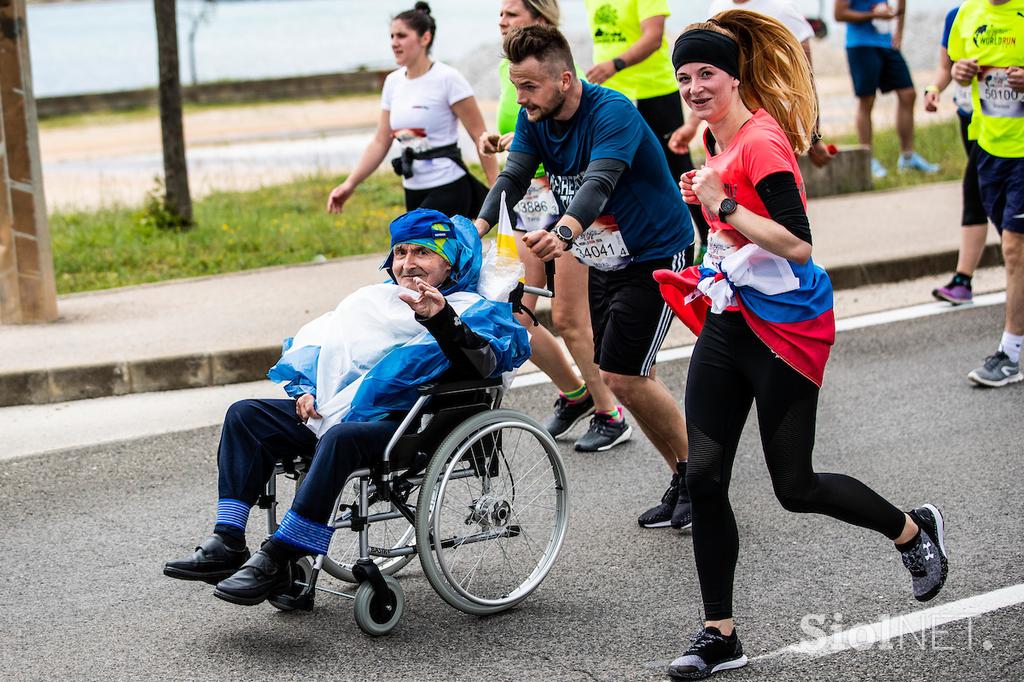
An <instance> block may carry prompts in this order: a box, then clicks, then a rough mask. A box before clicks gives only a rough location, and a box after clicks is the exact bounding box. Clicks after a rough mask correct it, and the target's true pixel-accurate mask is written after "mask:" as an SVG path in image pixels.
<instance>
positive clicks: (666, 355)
mask: <svg viewBox="0 0 1024 682" xmlns="http://www.w3.org/2000/svg"><path fill="white" fill-rule="evenodd" d="M1005 302H1006V292H1005V291H997V292H995V293H992V294H983V295H981V296H976V297H975V298H974V303H971V304H968V305H959V306H952V305H950V304H948V303H945V302H943V301H935V302H934V303H923V304H921V305H914V306H909V307H906V308H896V309H895V310H885V311H882V312H880V313H870V314H868V315H857V316H856V317H847V318H844V319H842V320H837V321H836V331H837V332H846V331H851V330H854V329H863V328H865V327H874V326H876V325H880V324H892V323H893V322H903V321H906V320H916V319H918V318H921V317H931V316H932V315H943V314H946V313H954V312H962V311H964V310H970V309H972V308H982V307H985V306H990V305H1001V304H1003V303H1005ZM691 355H693V345H692V344H691V345H689V346H677V347H675V348H666V349H665V350H663V351H661V352H660V353H658V362H660V363H662V364H664V363H666V362H673V361H675V360H685V359H687V358H689V357H690V356H691ZM573 369H574V370H575V369H576V365H573ZM549 381H550V379H548V377H547V375H546V374H544V373H543V372H535V373H533V374H526V375H524V376H519V377H516V378H515V380H514V381H513V382H512V388H525V387H527V386H539V385H540V384H546V383H548V382H549Z"/></svg>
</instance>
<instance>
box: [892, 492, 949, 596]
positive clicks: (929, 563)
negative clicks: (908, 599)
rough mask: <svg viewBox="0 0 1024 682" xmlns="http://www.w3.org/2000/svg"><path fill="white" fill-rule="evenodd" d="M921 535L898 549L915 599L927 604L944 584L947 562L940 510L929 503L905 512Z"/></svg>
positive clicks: (947, 568) (947, 567) (944, 531)
mask: <svg viewBox="0 0 1024 682" xmlns="http://www.w3.org/2000/svg"><path fill="white" fill-rule="evenodd" d="M907 513H908V514H909V515H910V518H912V519H914V523H916V524H917V527H918V528H920V529H921V530H920V532H919V533H918V534H917V537H915V538H914V539H913V540H911V541H910V543H908V545H905V546H903V547H902V548H901V549H900V556H901V558H902V559H903V565H904V566H906V567H907V570H908V571H910V576H911V579H912V581H913V583H914V598H915V599H917V601H928V600H929V599H932V598H933V597H934V596H935V595H937V594H938V593H939V590H941V589H942V586H943V585H944V584H945V582H946V573H947V572H948V571H949V563H948V561H947V560H946V539H945V534H946V529H945V527H944V523H943V520H942V514H940V513H939V510H938V509H936V508H935V507H934V506H932V505H930V504H926V505H924V506H922V507H918V508H917V509H913V510H911V511H909V512H907Z"/></svg>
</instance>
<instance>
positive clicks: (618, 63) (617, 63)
mask: <svg viewBox="0 0 1024 682" xmlns="http://www.w3.org/2000/svg"><path fill="white" fill-rule="evenodd" d="M612 66H614V67H615V70H616V71H622V70H623V69H624V68H626V62H625V61H624V60H623V59H622V58H621V57H616V58H615V59H613V60H612Z"/></svg>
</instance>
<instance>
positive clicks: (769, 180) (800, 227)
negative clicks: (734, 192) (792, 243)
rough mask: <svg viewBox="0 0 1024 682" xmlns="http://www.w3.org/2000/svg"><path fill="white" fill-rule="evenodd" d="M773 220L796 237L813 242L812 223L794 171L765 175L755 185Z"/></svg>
mask: <svg viewBox="0 0 1024 682" xmlns="http://www.w3.org/2000/svg"><path fill="white" fill-rule="evenodd" d="M754 189H755V190H756V191H757V196H759V197H761V201H762V202H764V207H765V208H766V209H768V215H770V216H771V218H772V220H774V221H775V222H777V223H778V224H779V225H782V226H783V227H784V228H786V229H787V230H789V231H790V232H792V233H793V234H794V235H795V236H796V237H799V238H800V239H802V240H804V241H805V242H807V243H808V244H810V243H811V223H810V221H809V220H808V219H807V211H806V210H805V209H804V202H803V200H802V198H801V197H800V188H799V187H797V186H796V178H795V177H794V176H793V174H792V173H787V172H785V171H780V172H778V173H772V174H771V175H767V176H765V177H764V178H763V179H762V180H761V182H759V183H757V185H755V186H754Z"/></svg>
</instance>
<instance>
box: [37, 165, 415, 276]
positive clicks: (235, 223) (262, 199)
mask: <svg viewBox="0 0 1024 682" xmlns="http://www.w3.org/2000/svg"><path fill="white" fill-rule="evenodd" d="M336 182H337V177H336V176H333V177H328V176H323V177H309V178H303V179H300V180H296V181H293V182H290V183H287V184H284V185H274V186H269V187H264V188H262V189H258V190H253V191H248V192H219V193H216V194H211V195H209V196H207V197H206V198H204V199H202V200H200V201H197V202H195V205H194V217H195V227H194V228H193V229H192V230H190V231H187V232H175V231H169V230H161V229H158V228H156V227H154V226H153V225H152V224H151V222H150V221H147V220H145V217H146V214H145V213H144V211H143V210H140V209H134V210H133V209H124V208H111V209H104V210H101V211H96V212H73V213H62V212H57V213H53V214H51V216H50V233H51V239H52V245H53V254H54V268H55V270H56V272H57V291H58V292H59V293H61V294H66V293H72V292H77V291H89V290H93V289H106V288H109V287H120V286H127V285H130V284H141V283H144V282H157V281H162V280H167V279H175V278H180V277H194V276H199V275H212V274H219V273H224V272H235V271H238V270H247V269H250V268H258V267H265V266H270V265H284V264H292V263H304V262H309V261H311V260H313V258H314V257H316V256H319V255H323V256H325V257H326V258H337V257H340V256H350V255H355V254H365V253H374V252H382V251H386V250H387V248H388V243H389V238H388V225H389V223H390V222H391V220H392V219H393V218H394V217H395V216H397V215H399V214H401V213H402V212H404V210H405V209H404V198H403V194H402V187H401V184H400V183H399V181H398V179H397V178H394V177H392V176H385V175H379V176H373V177H371V178H370V179H368V180H367V181H366V182H365V183H363V185H362V186H361V187H360V188H359V190H358V191H357V192H356V194H355V196H354V197H353V198H352V199H351V200H349V203H348V205H347V206H346V208H345V212H344V213H342V214H341V215H329V214H328V213H326V212H325V211H324V206H325V205H326V203H327V195H328V193H329V192H330V191H331V188H333V187H334V185H335V183H336Z"/></svg>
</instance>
